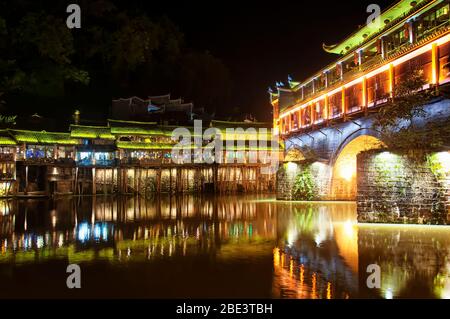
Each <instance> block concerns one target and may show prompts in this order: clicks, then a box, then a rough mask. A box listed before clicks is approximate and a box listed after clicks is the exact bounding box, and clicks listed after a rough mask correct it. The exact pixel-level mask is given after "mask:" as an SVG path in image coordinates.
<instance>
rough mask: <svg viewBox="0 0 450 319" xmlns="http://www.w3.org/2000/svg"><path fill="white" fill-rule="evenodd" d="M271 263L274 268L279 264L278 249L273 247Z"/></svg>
mask: <svg viewBox="0 0 450 319" xmlns="http://www.w3.org/2000/svg"><path fill="white" fill-rule="evenodd" d="M273 265H274V267H275V268H278V266H279V265H280V249H279V248H274V249H273Z"/></svg>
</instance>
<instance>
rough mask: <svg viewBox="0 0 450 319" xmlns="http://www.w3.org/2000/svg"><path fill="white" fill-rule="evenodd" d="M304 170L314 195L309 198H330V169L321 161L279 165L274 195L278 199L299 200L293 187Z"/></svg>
mask: <svg viewBox="0 0 450 319" xmlns="http://www.w3.org/2000/svg"><path fill="white" fill-rule="evenodd" d="M305 171H308V173H309V174H310V176H311V179H312V182H313V188H314V197H313V198H312V199H311V200H329V199H330V195H329V194H330V192H329V188H330V180H331V169H330V166H329V165H328V164H325V163H321V162H313V163H311V162H308V161H301V162H288V163H284V164H282V165H281V166H280V168H279V169H278V172H277V178H276V181H277V182H276V195H277V199H278V200H301V199H298V198H296V197H295V194H294V187H295V182H296V180H297V178H298V177H299V176H300V175H301V174H302V173H303V172H305Z"/></svg>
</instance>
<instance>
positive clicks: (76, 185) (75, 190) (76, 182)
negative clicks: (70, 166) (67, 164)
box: [73, 167, 78, 195]
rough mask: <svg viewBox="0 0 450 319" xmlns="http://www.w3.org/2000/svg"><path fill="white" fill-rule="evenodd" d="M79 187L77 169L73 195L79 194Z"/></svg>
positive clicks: (76, 170)
mask: <svg viewBox="0 0 450 319" xmlns="http://www.w3.org/2000/svg"><path fill="white" fill-rule="evenodd" d="M77 187H78V167H75V185H74V188H73V194H74V195H76V194H77Z"/></svg>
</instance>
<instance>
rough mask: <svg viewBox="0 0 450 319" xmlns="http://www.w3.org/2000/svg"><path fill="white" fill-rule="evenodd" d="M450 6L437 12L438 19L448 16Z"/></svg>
mask: <svg viewBox="0 0 450 319" xmlns="http://www.w3.org/2000/svg"><path fill="white" fill-rule="evenodd" d="M448 11H449V5H448V4H447V5H446V6H443V7H442V8H440V9H438V10H437V11H436V19H440V18H442V17H444V16H446V15H448Z"/></svg>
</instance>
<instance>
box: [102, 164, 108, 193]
mask: <svg viewBox="0 0 450 319" xmlns="http://www.w3.org/2000/svg"><path fill="white" fill-rule="evenodd" d="M107 170H108V169H107V168H104V169H103V195H106V194H107V193H108V188H107V187H106V171H107Z"/></svg>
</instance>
